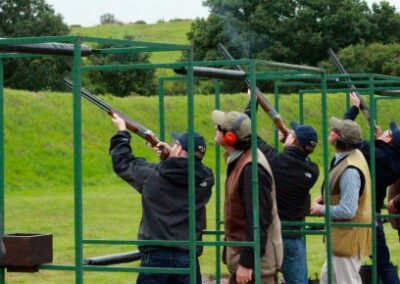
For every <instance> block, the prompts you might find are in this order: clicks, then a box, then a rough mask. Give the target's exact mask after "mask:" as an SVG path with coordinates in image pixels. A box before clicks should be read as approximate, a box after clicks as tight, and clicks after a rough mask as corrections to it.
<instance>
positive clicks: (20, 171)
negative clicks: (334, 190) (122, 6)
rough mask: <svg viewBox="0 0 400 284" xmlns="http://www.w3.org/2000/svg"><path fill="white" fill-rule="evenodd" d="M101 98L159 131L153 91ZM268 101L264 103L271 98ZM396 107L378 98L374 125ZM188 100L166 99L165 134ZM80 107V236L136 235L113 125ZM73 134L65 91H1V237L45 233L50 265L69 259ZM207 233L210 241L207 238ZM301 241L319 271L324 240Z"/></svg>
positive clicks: (139, 150)
mask: <svg viewBox="0 0 400 284" xmlns="http://www.w3.org/2000/svg"><path fill="white" fill-rule="evenodd" d="M102 99H104V100H106V101H107V102H108V103H110V104H111V105H113V106H115V107H116V108H117V109H119V110H121V111H123V112H125V113H126V114H127V115H129V116H131V117H132V118H134V119H136V120H138V121H139V122H141V123H143V124H144V125H146V126H147V127H149V128H150V129H153V130H154V131H155V132H156V133H158V118H159V117H158V97H147V98H146V97H128V98H116V97H111V96H104V97H102ZM268 99H270V100H271V101H272V97H271V96H268ZM214 100H215V97H214V96H204V95H202V96H201V95H196V96H195V120H194V122H195V128H196V131H198V132H200V133H203V134H204V135H205V137H206V140H207V142H208V149H209V150H208V153H207V157H206V159H205V163H206V164H207V165H209V166H211V167H214V166H215V163H214V161H215V153H214V147H215V143H214V141H213V136H214V125H213V124H212V122H211V119H210V113H211V111H212V110H213V108H214V107H213V106H214ZM328 101H329V110H328V115H329V116H331V115H336V116H341V115H342V112H343V110H344V108H345V106H344V96H343V95H330V96H329V100H328ZM297 102H298V98H297V96H296V95H292V96H282V98H281V102H280V113H281V115H282V116H283V117H284V118H285V121H290V120H293V119H297V117H298V103H297ZM246 103H247V102H246V96H245V95H244V94H236V95H222V96H221V109H222V110H225V111H228V110H238V111H240V110H243V108H244V106H245V105H246ZM397 104H398V103H396V102H389V101H384V102H381V103H380V105H379V119H380V121H379V122H380V124H381V125H382V127H385V126H386V125H387V124H388V122H389V120H390V119H393V118H397V120H398V114H397V112H396V109H397V107H394V106H396V105H397ZM320 105H321V100H320V98H319V96H316V95H308V96H306V97H305V118H306V122H307V123H310V124H313V125H315V126H316V128H317V130H318V133H319V135H320V137H322V130H321V127H320V125H321V108H320ZM186 106H187V101H186V97H185V96H173V97H166V98H165V107H166V110H167V112H166V126H167V133H170V132H171V131H172V130H175V131H179V132H183V131H185V130H186V129H187V107H186ZM82 113H83V118H82V153H83V161H82V163H83V236H84V239H119V240H127V239H135V238H136V235H137V229H138V224H139V221H140V216H141V207H140V195H139V194H138V193H137V192H135V191H134V190H133V189H132V188H130V187H129V186H128V185H127V184H125V183H124V182H123V181H121V180H120V179H119V178H118V177H116V175H115V174H114V173H113V171H112V167H111V162H110V158H109V156H108V143H109V138H110V137H111V135H113V134H114V132H115V130H114V128H113V126H112V123H111V121H110V119H109V117H108V116H107V115H106V114H105V113H104V112H102V111H101V110H99V109H97V108H96V107H95V106H93V105H90V104H89V103H88V102H86V101H82ZM358 122H360V124H362V128H363V129H364V130H367V129H368V128H367V126H366V123H365V119H364V118H363V117H361V116H360V117H359V119H358ZM258 126H259V127H258V130H259V131H258V132H259V135H260V136H262V137H264V138H266V139H267V140H268V141H269V142H272V141H273V139H272V138H273V137H272V130H273V127H272V122H271V121H270V120H269V118H268V117H267V115H265V113H263V112H262V111H260V112H259V114H258ZM365 132H366V131H365ZM72 133H73V129H72V97H71V95H70V94H60V93H31V92H23V91H14V90H6V92H5V166H6V169H5V185H6V193H5V206H6V207H5V208H6V214H5V228H6V233H16V232H20V233H52V234H53V236H54V263H55V264H73V263H74V211H73V204H74V203H73V202H74V199H73V191H74V189H73V136H72ZM365 134H366V133H365ZM167 137H168V136H167ZM168 141H170V139H169V137H168V139H167V142H168ZM132 147H133V149H134V152H135V153H136V154H137V155H139V156H143V157H145V158H148V159H150V160H153V161H156V160H157V158H156V157H155V155H154V153H153V152H152V151H151V150H150V149H149V148H148V147H147V146H146V145H145V143H144V142H143V140H141V139H140V138H138V137H136V136H135V137H134V138H133V141H132ZM321 148H322V147H318V150H317V151H316V152H315V153H314V154H313V155H312V159H313V160H315V161H316V162H317V163H318V164H319V165H320V167H321V169H322V164H323V163H322V154H321ZM331 154H332V153H331ZM322 178H323V177H322V176H321V178H320V180H319V181H318V184H317V185H316V186H315V188H313V189H312V194H313V196H316V195H317V194H319V190H320V185H321V182H322ZM222 179H224V177H222ZM222 184H223V183H222ZM321 221H322V220H321ZM385 226H386V229H387V230H386V232H387V234H388V242H389V246H390V247H391V248H392V251H395V250H396V249H397V248H398V245H399V244H398V238H397V233H396V232H395V231H393V230H392V229H389V228H388V225H385ZM208 228H209V229H214V228H215V194H213V197H212V200H211V201H210V203H209V205H208ZM206 239H207V240H212V238H211V237H207V238H206ZM307 243H308V264H309V274H310V275H313V274H314V273H318V274H319V271H320V268H321V266H322V263H323V261H324V259H325V249H324V245H323V243H322V238H321V237H319V236H312V237H308V238H307ZM132 249H133V248H131V247H128V246H124V247H121V246H100V245H85V246H84V257H90V256H97V255H103V254H109V253H118V252H126V251H129V250H132ZM214 255H215V251H214V249H212V248H209V247H208V248H206V249H205V254H204V255H203V256H202V257H201V267H202V272H203V273H204V274H214V271H215V257H214ZM393 261H394V263H396V264H400V256H399V255H397V254H394V253H393ZM129 265H131V264H129ZM224 271H225V270H224ZM135 277H136V274H129V273H126V274H124V273H94V272H85V273H84V279H85V283H96V284H97V283H132V282H133V279H135ZM6 280H7V282H8V283H18V284H19V283H29V284H30V283H74V273H73V272H62V271H45V270H43V271H40V272H39V273H35V274H17V273H7V275H6Z"/></svg>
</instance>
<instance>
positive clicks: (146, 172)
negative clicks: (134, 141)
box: [110, 131, 214, 255]
mask: <svg viewBox="0 0 400 284" xmlns="http://www.w3.org/2000/svg"><path fill="white" fill-rule="evenodd" d="M110 155H111V158H112V163H113V167H114V171H115V172H116V173H117V174H118V175H119V176H120V177H121V178H122V179H124V180H125V181H126V182H128V183H129V184H130V185H131V186H132V187H134V188H135V189H136V190H137V191H138V192H139V193H140V194H141V200H142V220H141V222H140V228H139V240H188V239H189V203H188V196H189V183H188V175H189V171H188V159H187V158H181V157H171V158H167V159H165V160H163V161H161V162H160V163H157V164H155V163H149V162H147V161H146V160H144V159H143V158H138V157H135V156H134V155H133V154H132V150H131V147H130V134H129V133H128V132H127V131H119V132H118V133H117V134H116V135H114V136H113V137H112V138H111V143H110ZM213 185H214V175H213V173H212V171H211V169H209V168H207V167H206V166H204V165H203V164H202V163H201V162H200V161H199V160H196V161H195V208H196V209H195V210H196V236H197V240H201V235H202V228H203V225H204V222H205V219H204V217H205V214H204V213H205V205H206V204H207V202H208V201H209V199H210V196H211V189H212V186H213ZM139 249H140V250H141V251H149V250H154V249H160V247H158V248H157V247H155V246H141V247H139ZM179 249H183V250H187V246H181V247H179ZM201 251H202V248H201V247H198V248H197V254H198V255H200V254H201Z"/></svg>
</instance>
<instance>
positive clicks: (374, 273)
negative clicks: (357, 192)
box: [368, 74, 378, 283]
mask: <svg viewBox="0 0 400 284" xmlns="http://www.w3.org/2000/svg"><path fill="white" fill-rule="evenodd" d="M368 94H369V106H370V121H369V130H370V131H369V141H370V143H369V145H370V152H369V155H370V162H369V163H370V165H369V167H370V170H371V208H372V210H371V211H372V212H371V219H372V220H371V231H372V232H371V234H372V283H377V279H378V271H377V266H376V264H377V257H376V253H377V251H376V226H375V222H376V205H375V198H376V193H375V185H376V182H375V181H376V171H375V168H376V163H375V113H376V108H375V107H376V103H374V101H375V99H374V84H373V75H372V74H370V75H369V77H368Z"/></svg>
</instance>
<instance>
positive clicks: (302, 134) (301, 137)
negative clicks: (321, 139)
mask: <svg viewBox="0 0 400 284" xmlns="http://www.w3.org/2000/svg"><path fill="white" fill-rule="evenodd" d="M290 127H291V128H292V129H293V130H294V133H295V134H296V139H297V142H299V144H300V146H302V147H303V148H304V149H305V150H306V151H307V152H310V153H311V152H312V151H313V150H314V148H315V146H317V143H318V135H317V132H316V131H315V129H314V128H313V127H312V126H310V125H307V124H304V125H300V124H298V123H297V122H295V121H292V122H291V123H290Z"/></svg>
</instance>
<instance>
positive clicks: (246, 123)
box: [211, 110, 251, 140]
mask: <svg viewBox="0 0 400 284" xmlns="http://www.w3.org/2000/svg"><path fill="white" fill-rule="evenodd" d="M211 119H212V121H213V122H214V123H215V124H217V125H219V126H221V128H222V129H223V130H226V131H233V132H235V134H236V136H237V138H238V139H239V140H242V139H244V138H245V137H248V136H250V134H251V120H250V118H249V117H248V116H247V115H246V114H244V113H241V112H237V111H231V112H223V111H220V110H214V111H213V112H212V114H211Z"/></svg>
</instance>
